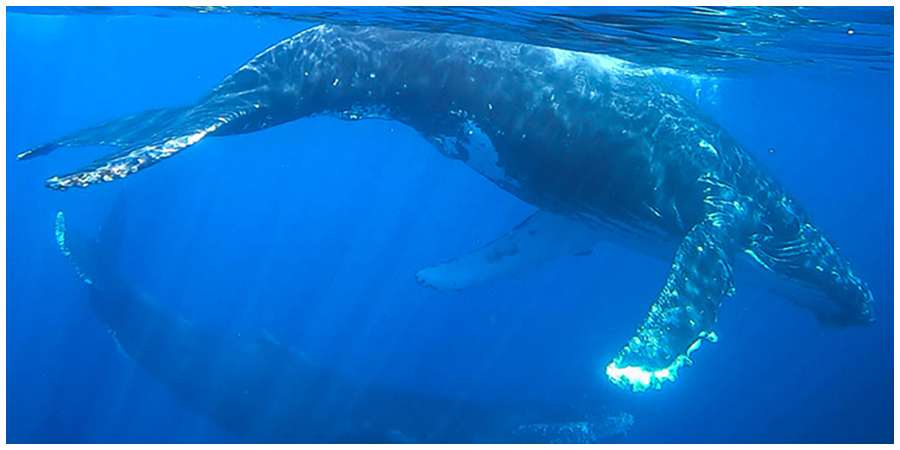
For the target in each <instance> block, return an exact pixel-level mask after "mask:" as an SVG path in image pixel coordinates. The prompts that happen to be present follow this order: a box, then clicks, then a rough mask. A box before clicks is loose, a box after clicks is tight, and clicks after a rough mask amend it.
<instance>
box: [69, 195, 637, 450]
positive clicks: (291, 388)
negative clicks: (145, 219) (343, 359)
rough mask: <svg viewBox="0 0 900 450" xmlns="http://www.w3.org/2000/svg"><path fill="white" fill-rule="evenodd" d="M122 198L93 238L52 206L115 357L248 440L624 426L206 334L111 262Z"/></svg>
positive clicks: (556, 433)
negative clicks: (422, 385) (360, 374)
mask: <svg viewBox="0 0 900 450" xmlns="http://www.w3.org/2000/svg"><path fill="white" fill-rule="evenodd" d="M124 206H125V201H124V198H123V197H120V198H119V199H118V200H117V201H116V204H115V206H114V207H113V209H112V212H111V213H110V214H109V216H108V217H107V219H106V221H105V223H104V225H103V227H102V228H101V231H100V234H99V238H98V239H97V240H93V239H90V238H87V237H85V236H84V235H82V234H80V233H79V232H78V231H77V230H71V229H69V228H68V226H67V223H66V216H65V215H64V213H63V212H59V213H58V214H57V219H56V238H57V243H58V245H59V248H60V250H61V251H62V253H63V254H64V255H66V256H67V257H68V258H69V260H70V262H71V263H72V265H73V266H74V267H75V269H76V272H77V273H78V275H79V276H80V277H81V278H82V279H83V280H84V281H85V282H86V283H87V286H88V294H89V300H90V304H91V307H92V309H93V311H94V312H95V314H96V315H97V317H98V318H99V319H100V320H101V321H102V322H103V323H104V324H105V325H106V326H107V327H108V328H109V331H110V334H111V335H112V336H113V337H114V339H115V341H116V343H117V345H118V346H119V348H120V350H121V351H122V353H123V354H125V355H126V356H127V357H128V358H129V359H131V360H132V361H133V362H134V363H135V364H136V365H137V366H138V367H140V368H141V369H142V370H144V371H146V372H147V373H148V374H149V375H151V376H152V378H153V379H155V380H156V381H157V382H159V383H160V384H161V385H163V386H165V387H166V388H168V389H169V390H170V391H171V392H172V393H173V394H174V395H175V397H176V398H177V399H178V401H179V402H180V403H182V404H184V405H186V406H187V407H189V408H190V409H191V410H193V411H195V412H197V413H199V414H201V415H203V416H205V417H207V418H209V419H211V420H212V421H214V422H216V423H218V424H219V425H220V426H222V427H223V428H224V429H226V430H228V431H230V432H232V433H233V434H234V435H236V436H237V437H239V438H241V439H242V440H244V441H247V442H266V443H270V442H271V443H277V442H300V443H339V442H352V443H422V442H425V443H451V442H511V443H601V442H616V441H620V440H621V439H622V438H624V436H625V435H626V434H627V432H628V430H629V428H630V427H631V425H632V423H633V418H632V417H631V415H629V414H627V413H623V412H617V413H603V412H598V411H590V412H588V413H587V414H585V413H584V412H582V413H581V414H578V413H577V412H576V411H574V410H573V408H567V407H560V406H558V405H546V404H537V403H524V402H523V403H487V402H485V403H481V402H476V401H471V400H457V399H452V398H444V397H438V396H431V395H426V394H420V393H413V392H409V391H404V390H402V389H397V388H390V387H387V386H381V385H377V384H372V383H366V382H362V381H358V380H354V379H352V378H350V377H348V376H346V375H343V374H340V373H338V372H336V371H334V370H330V369H329V368H327V367H322V366H320V365H318V364H316V363H314V362H313V361H311V360H309V359H308V358H306V357H304V356H303V355H302V354H301V353H300V352H297V351H295V350H293V349H291V348H289V347H287V346H284V345H282V344H280V343H278V342H276V341H274V340H273V339H265V338H261V337H248V336H243V335H235V334H232V333H215V332H213V331H211V330H207V329H204V328H203V327H201V326H198V325H196V324H193V323H191V322H189V321H187V320H185V319H183V318H182V317H179V316H177V315H175V314H172V313H170V312H167V311H165V310H164V309H162V308H161V307H160V306H159V305H158V304H157V301H155V300H154V299H153V298H152V297H150V296H149V295H148V294H146V293H145V292H143V291H141V290H140V289H139V288H138V287H137V286H135V285H133V284H131V283H129V282H128V281H126V280H125V279H124V278H123V277H122V276H121V275H120V274H119V273H118V272H117V270H116V266H117V264H116V259H117V258H116V257H117V255H118V252H119V248H118V247H119V245H120V242H121V240H122V236H123V230H124V224H125V212H124Z"/></svg>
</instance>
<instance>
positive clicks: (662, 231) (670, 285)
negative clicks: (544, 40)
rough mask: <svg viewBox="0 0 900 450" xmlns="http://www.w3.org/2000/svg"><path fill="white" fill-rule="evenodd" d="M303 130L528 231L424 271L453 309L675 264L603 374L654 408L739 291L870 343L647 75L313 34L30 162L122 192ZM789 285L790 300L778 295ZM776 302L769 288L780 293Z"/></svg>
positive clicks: (829, 275)
mask: <svg viewBox="0 0 900 450" xmlns="http://www.w3.org/2000/svg"><path fill="white" fill-rule="evenodd" d="M315 115H329V116H334V117H338V118H341V119H345V120H361V119H384V120H393V121H398V122H401V123H403V124H406V125H408V126H409V127H411V128H413V129H415V130H417V131H418V132H419V133H420V134H421V135H422V136H423V137H424V139H426V140H427V141H428V142H430V143H431V144H433V145H434V146H435V147H436V148H437V149H438V150H439V151H440V152H442V153H443V154H444V155H446V156H447V157H449V158H452V159H456V160H459V161H461V162H463V163H464V164H466V165H468V166H470V167H471V168H473V169H474V170H476V171H477V172H478V173H480V174H481V175H483V176H484V177H485V178H487V179H488V180H490V181H491V182H493V183H495V184H496V185H497V186H499V187H500V188H502V189H504V190H506V191H507V192H509V193H511V194H513V195H515V196H516V197H518V198H520V199H522V200H524V201H525V202H527V203H530V204H532V205H534V206H536V207H537V208H539V212H537V213H536V214H534V215H533V216H531V217H529V218H527V219H526V220H525V221H524V222H523V223H522V224H521V225H519V226H518V227H516V228H515V229H513V230H512V231H510V232H509V233H508V234H506V235H505V236H502V237H499V238H497V239H496V240H494V241H493V242H491V243H489V244H487V245H486V246H484V247H482V248H480V249H476V250H474V251H472V252H471V253H469V254H466V255H463V256H461V257H459V258H456V259H454V260H451V261H448V262H445V263H443V264H438V265H435V266H433V267H429V268H426V269H423V270H422V271H420V272H419V273H418V274H417V280H418V281H419V282H420V283H422V284H423V285H426V286H430V287H433V288H436V289H462V288H465V287H467V286H471V285H474V284H479V283H484V282H486V281H489V280H491V279H493V278H496V277H498V276H503V275H507V274H511V273H517V272H521V271H523V270H526V269H528V268H531V267H534V266H537V265H539V264H541V263H542V262H545V261H547V260H551V259H553V258H558V257H560V256H565V255H573V254H575V255H577V254H585V253H589V252H590V251H591V249H592V248H593V246H594V244H595V243H596V242H598V241H600V240H609V241H612V242H615V243H618V244H621V245H624V246H626V247H630V248H633V249H635V250H638V251H642V252H645V253H648V254H650V255H653V256H656V257H660V258H664V259H666V260H669V261H671V266H670V269H669V274H668V277H667V278H666V279H665V280H664V282H662V283H661V288H660V291H659V294H658V296H657V298H656V300H655V302H653V303H652V304H651V306H650V309H649V312H648V314H647V315H646V317H645V318H644V319H643V321H642V322H641V323H640V324H639V325H638V326H637V328H636V330H635V333H634V334H633V336H632V337H631V338H630V339H628V340H627V342H626V344H625V345H624V346H623V348H622V349H621V351H619V352H618V354H616V355H615V356H612V357H611V359H610V362H609V363H608V364H607V365H606V366H605V373H606V375H607V377H608V378H609V380H610V381H612V382H613V383H615V384H616V385H619V386H620V387H623V388H630V389H632V390H634V391H643V390H646V389H648V388H655V389H659V388H661V386H662V385H663V383H664V382H665V381H672V380H675V379H676V377H677V372H678V370H679V369H680V368H681V367H683V366H685V365H688V364H690V363H691V359H690V355H691V353H692V352H694V351H696V350H697V349H698V348H699V347H700V345H701V343H702V342H704V341H711V342H715V341H716V340H717V339H718V336H717V334H716V332H715V325H716V321H717V311H718V309H719V308H720V307H721V306H722V304H723V301H724V300H725V299H726V298H728V297H731V296H733V295H734V292H735V278H736V277H737V278H738V283H737V284H738V285H740V282H741V279H740V277H741V274H743V275H744V276H745V277H747V278H748V279H749V280H750V281H752V282H759V281H760V280H775V281H776V283H770V282H769V281H762V282H763V284H771V285H772V286H781V287H783V286H788V285H793V286H796V287H797V288H798V289H795V290H792V291H790V292H788V298H789V300H791V301H793V302H795V303H797V304H799V305H802V306H805V307H806V308H808V309H809V310H811V311H812V312H813V313H814V314H815V315H816V317H817V318H818V319H819V321H820V322H822V323H823V324H826V325H833V326H851V325H861V324H867V323H870V322H871V321H872V320H873V317H874V315H873V314H874V311H873V309H874V307H873V298H872V294H871V292H870V290H869V288H868V287H867V285H866V283H865V282H864V281H863V280H862V279H861V278H860V277H858V276H857V275H856V274H855V273H854V271H853V269H852V267H851V265H850V263H849V262H848V261H847V260H846V259H844V258H843V257H842V256H841V255H840V254H839V252H838V249H837V246H836V245H835V244H834V243H832V242H831V241H830V240H829V239H828V238H827V237H826V236H825V235H824V233H823V232H822V231H821V230H820V229H819V228H818V227H817V226H816V225H815V224H814V222H813V220H812V218H811V216H810V215H809V214H808V213H807V212H806V211H804V210H803V209H802V208H801V207H800V205H798V204H797V203H796V202H795V201H794V200H792V199H791V197H790V196H789V194H788V193H787V191H786V189H785V188H784V187H782V186H781V185H780V184H779V183H778V182H777V181H776V180H775V179H774V178H773V177H772V176H771V175H770V174H769V173H768V172H767V171H766V169H765V168H764V167H763V166H762V165H761V164H760V163H759V162H758V161H757V160H756V159H755V158H754V157H753V156H752V155H751V154H750V153H748V152H747V151H746V150H745V149H743V148H742V147H741V145H740V144H739V143H738V142H737V141H736V140H735V138H733V137H732V136H731V135H729V134H728V132H727V131H725V130H724V129H722V128H721V127H720V126H718V125H717V124H716V123H715V122H714V121H713V120H712V119H711V118H709V117H708V116H707V115H705V114H704V113H703V112H702V111H700V110H699V109H698V107H697V106H696V105H694V104H693V103H691V102H690V101H689V100H687V99H685V98H684V97H682V96H681V95H679V94H678V93H677V92H676V91H675V90H674V89H673V88H671V87H670V86H669V85H667V83H665V82H664V80H662V79H661V78H660V76H659V74H658V73H656V72H655V71H653V70H650V69H647V68H645V67H641V66H637V65H633V64H630V63H627V62H624V61H620V60H616V59H613V58H609V57H605V56H602V55H595V54H587V53H579V52H571V51H565V50H560V49H555V48H549V47H541V46H535V45H528V44H524V43H518V42H506V41H495V40H488V39H483V38H475V37H467V36H460V35H453V34H442V33H426V32H413V31H398V30H390V29H384V28H373V27H349V26H336V25H322V26H317V27H314V28H311V29H308V30H306V31H303V32H301V33H299V34H297V35H295V36H293V37H290V38H288V39H285V40H283V41H282V42H279V43H278V44H276V45H274V46H272V47H271V48H269V49H267V50H265V51H263V52H262V53H260V54H259V55H257V56H256V57H254V58H253V59H251V60H250V61H249V62H247V63H246V64H244V65H243V66H241V67H240V68H239V69H238V70H237V71H235V72H234V73H232V74H231V75H229V76H227V77H226V78H225V79H224V81H222V82H221V83H220V84H219V85H218V86H216V87H215V88H214V89H213V90H212V91H211V92H210V93H209V94H207V95H206V96H204V97H203V98H201V99H200V100H199V101H198V102H196V103H195V104H192V105H187V106H181V107H172V108H163V109H157V110H152V111H147V112H142V113H137V114H134V115H131V116H128V117H125V118H122V119H118V120H113V121H111V122H108V123H105V124H101V125H98V126H95V127H92V128H88V129H85V130H81V131H78V132H75V133H73V134H71V135H68V136H65V137H62V138H60V139H58V140H55V141H52V142H49V143H46V144H42V145H38V146H35V147H33V148H31V149H28V150H26V151H24V152H22V153H20V154H19V155H18V159H20V160H24V159H29V158H34V157H38V156H42V155H46V154H48V153H50V152H52V151H53V150H55V149H57V148H60V147H72V146H93V145H105V146H112V147H116V148H117V149H118V151H117V152H115V153H113V154H111V155H109V156H106V157H102V158H100V159H98V160H96V161H95V162H94V163H93V164H91V165H88V166H86V167H84V168H82V169H79V170H76V171H74V172H71V173H68V174H65V175H57V176H53V177H51V178H49V179H48V180H47V185H48V186H49V187H50V188H53V189H57V190H65V189H68V188H72V187H87V186H90V185H93V184H96V183H102V182H108V181H113V180H117V179H121V178H124V177H126V176H129V175H131V174H134V173H135V172H138V171H140V170H143V169H145V168H147V167H150V166H152V165H154V164H156V163H158V162H160V161H162V160H164V159H167V158H169V157H171V156H173V155H176V154H178V153H180V152H181V151H183V150H185V149H188V148H190V147H193V146H195V145H197V144H198V143H199V142H201V141H202V140H204V139H205V138H207V137H211V136H228V135H235V134H243V133H251V132H255V131H259V130H263V129H266V128H269V127H273V126H276V125H278V124H282V123H285V122H289V121H293V120H297V119H300V118H304V117H310V116H315ZM791 283H792V284H791ZM779 289H780V288H779Z"/></svg>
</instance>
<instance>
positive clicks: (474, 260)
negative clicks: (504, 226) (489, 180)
mask: <svg viewBox="0 0 900 450" xmlns="http://www.w3.org/2000/svg"><path fill="white" fill-rule="evenodd" d="M598 240H599V236H598V235H597V234H596V233H595V232H594V231H593V230H591V229H590V228H589V227H588V226H587V225H585V224H583V223H581V222H579V221H577V220H574V219H569V218H566V217H563V216H560V215H557V214H553V213H551V212H548V211H539V212H537V213H535V214H534V215H532V216H531V217H529V218H528V219H526V220H525V221H524V222H522V223H521V224H519V225H518V226H517V227H515V228H514V229H513V230H511V231H510V232H509V233H507V234H505V235H503V236H501V237H499V238H497V239H496V240H494V241H492V242H490V243H489V244H487V245H485V246H483V247H481V248H479V249H476V250H474V251H472V252H469V253H467V254H465V255H463V256H460V257H459V258H456V259H453V260H451V261H448V262H445V263H442V264H438V265H435V266H431V267H428V268H425V269H422V270H420V271H419V272H418V273H417V274H416V280H417V281H418V282H419V283H420V284H422V285H425V286H429V287H432V288H435V289H439V290H448V289H465V288H467V287H470V286H476V285H479V284H483V283H486V282H489V281H492V280H495V279H497V278H501V277H504V276H507V277H515V276H518V275H521V274H522V272H524V271H527V270H529V269H533V268H535V267H537V266H540V265H541V264H544V263H547V262H549V261H553V260H556V259H559V258H560V257H563V256H570V255H586V254H590V252H591V249H592V248H593V246H594V244H595V243H596V242H597V241H598Z"/></svg>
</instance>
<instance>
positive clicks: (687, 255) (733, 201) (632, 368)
mask: <svg viewBox="0 0 900 450" xmlns="http://www.w3.org/2000/svg"><path fill="white" fill-rule="evenodd" d="M701 181H702V182H706V183H707V189H706V194H707V196H706V198H705V199H704V202H705V203H706V206H707V214H706V217H705V219H704V220H703V221H701V222H700V223H698V224H697V225H695V226H694V227H693V228H691V230H690V231H689V232H688V233H687V235H686V236H685V237H684V239H683V240H682V242H681V244H680V245H679V247H678V250H677V251H676V253H675V259H674V261H673V262H672V267H671V269H670V272H669V277H668V279H667V280H666V284H665V286H664V287H663V289H662V291H661V292H660V294H659V296H658V297H657V299H656V302H655V303H654V304H653V305H652V306H651V307H650V312H649V313H648V314H647V317H646V318H645V319H644V321H643V322H642V323H641V324H640V325H639V326H638V328H637V332H636V333H635V335H634V336H633V337H632V338H631V339H630V340H629V341H628V343H627V344H626V345H625V347H624V348H623V349H622V350H621V351H620V352H619V354H618V355H617V356H616V357H615V358H614V359H613V360H612V362H611V363H610V364H609V365H608V366H607V367H606V375H607V377H609V379H610V380H611V381H612V382H613V383H615V384H616V385H618V386H620V387H623V388H629V387H630V388H631V389H632V390H633V391H635V392H640V391H643V390H646V389H647V388H654V389H660V388H661V387H662V383H663V382H664V381H666V380H669V381H674V380H675V379H676V378H677V372H678V369H679V368H681V367H682V366H684V365H687V364H690V363H691V360H690V354H691V353H692V352H694V351H695V350H697V349H698V348H699V347H700V344H701V343H702V341H703V340H704V339H705V340H708V341H710V342H716V340H717V339H718V337H717V336H716V334H715V332H714V331H713V326H714V325H715V323H716V312H717V310H718V308H719V307H720V306H721V305H722V300H723V298H724V297H727V296H731V295H732V294H733V292H734V285H733V281H732V278H733V277H732V267H733V265H732V264H733V259H734V256H735V254H736V248H737V240H738V239H737V236H739V234H740V233H739V228H740V227H741V223H742V221H743V220H744V217H745V215H746V214H747V211H746V209H745V205H744V204H742V203H741V202H739V201H738V200H737V197H736V194H735V193H734V192H733V191H732V190H730V188H728V187H727V186H724V185H722V184H719V183H718V182H717V181H715V180H711V179H708V178H701Z"/></svg>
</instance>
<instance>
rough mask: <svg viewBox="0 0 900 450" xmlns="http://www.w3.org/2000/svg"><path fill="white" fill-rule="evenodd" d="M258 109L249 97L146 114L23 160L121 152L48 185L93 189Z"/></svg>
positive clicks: (67, 140)
mask: <svg viewBox="0 0 900 450" xmlns="http://www.w3.org/2000/svg"><path fill="white" fill-rule="evenodd" d="M258 108H259V103H254V102H253V101H250V100H248V99H227V100H225V101H206V102H202V103H200V104H198V105H195V106H188V107H176V108H163V109H157V110H152V111H145V112H140V113H137V114H133V115H131V116H128V117H125V118H122V119H117V120H113V121H110V122H107V123H104V124H102V125H98V126H95V127H90V128H86V129H83V130H80V131H77V132H75V133H73V134H71V135H68V136H66V137H63V138H61V139H58V140H56V141H53V142H50V143H47V144H42V145H39V146H36V147H33V148H31V149H29V150H26V151H24V152H22V153H20V154H18V155H17V159H18V160H26V159H31V158H36V157H39V156H43V155H47V154H49V153H51V152H52V151H54V150H56V149H58V148H61V147H85V146H94V145H103V146H111V147H117V148H119V149H120V151H118V152H116V153H113V154H110V155H106V156H103V157H101V158H98V159H97V160H95V161H94V162H93V163H92V164H91V165H88V166H86V167H83V168H81V169H79V170H77V171H75V172H72V173H69V174H66V175H57V176H53V177H51V178H49V179H48V180H47V186H48V187H50V188H53V189H57V190H66V189H68V188H70V187H87V186H90V185H92V184H96V183H102V182H106V181H113V180H116V179H119V178H124V177H126V176H128V175H130V174H132V173H135V172H137V171H139V170H141V169H144V168H146V167H149V166H152V165H153V164H156V163H157V162H159V161H161V160H163V159H165V158H168V157H170V156H173V155H175V154H177V153H179V152H180V151H182V150H184V149H185V148H187V147H190V146H192V145H194V144H196V143H198V142H200V140H202V139H203V138H205V137H206V136H208V135H210V134H213V133H215V132H217V131H221V130H220V129H221V128H222V127H224V126H225V125H228V124H230V123H232V122H234V121H235V120H236V119H238V118H242V117H244V116H246V115H247V114H249V113H251V112H254V111H256V110H257V109H258ZM244 121H247V119H246V118H245V119H244ZM218 134H223V133H221V132H220V133H218Z"/></svg>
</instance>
